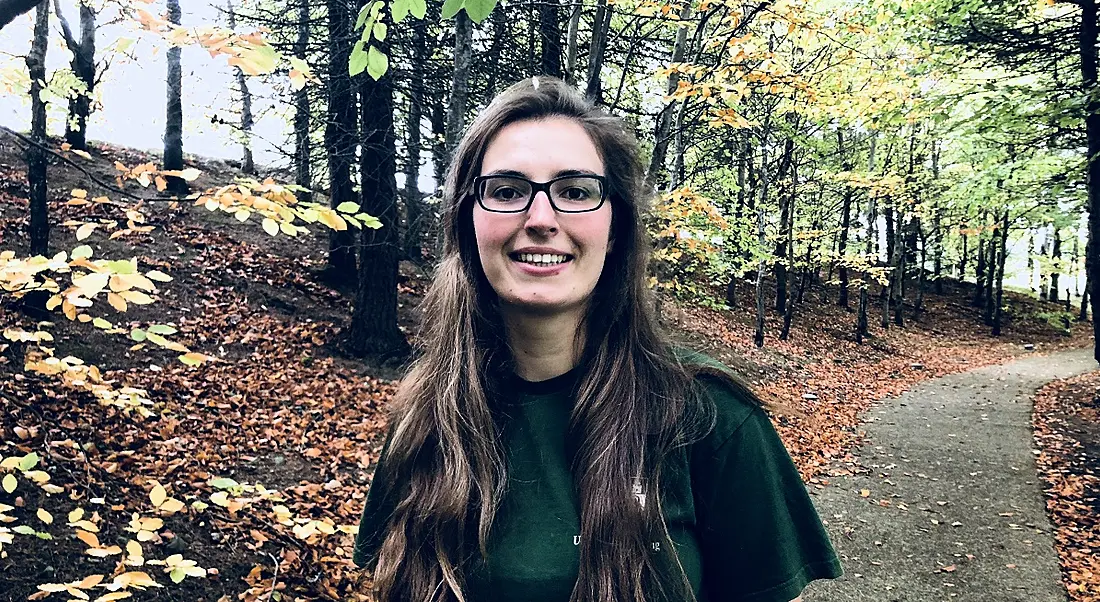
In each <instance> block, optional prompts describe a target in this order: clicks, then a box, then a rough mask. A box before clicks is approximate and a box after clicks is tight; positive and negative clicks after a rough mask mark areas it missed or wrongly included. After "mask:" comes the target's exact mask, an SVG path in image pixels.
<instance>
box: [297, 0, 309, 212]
mask: <svg viewBox="0 0 1100 602" xmlns="http://www.w3.org/2000/svg"><path fill="white" fill-rule="evenodd" d="M308 50H309V0H298V39H297V40H296V41H295V43H294V56H295V57H297V58H299V59H302V60H303V61H304V60H306V52H307V51H308ZM309 132H310V103H309V90H308V89H307V88H305V87H303V88H302V89H301V90H297V91H295V92H294V183H295V184H297V185H298V186H301V187H302V188H307V189H308V190H303V191H300V192H298V200H299V201H301V202H303V203H308V202H310V201H312V200H313V191H312V189H313V175H312V166H311V165H310V154H311V146H312V145H311V143H310V139H309Z"/></svg>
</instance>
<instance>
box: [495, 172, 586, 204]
mask: <svg viewBox="0 0 1100 602" xmlns="http://www.w3.org/2000/svg"><path fill="white" fill-rule="evenodd" d="M493 178H511V179H513V180H521V181H523V182H527V183H528V184H530V185H531V198H529V199H527V204H526V205H524V206H523V208H522V209H513V210H511V211H501V210H500V209H490V208H488V207H486V206H485V202H484V200H483V199H482V197H483V196H484V195H485V183H486V182H488V181H489V180H491V179H493ZM576 178H592V179H593V180H598V181H599V182H600V202H599V204H598V205H596V206H595V207H593V208H591V209H582V210H580V211H576V210H568V209H562V208H560V207H558V206H557V205H555V204H554V195H552V194H550V186H551V185H552V184H553V183H554V182H559V181H561V180H573V179H576ZM540 190H541V191H542V192H545V193H546V198H547V199H549V200H550V206H551V207H553V208H554V211H557V212H558V213H589V212H592V211H596V210H598V209H599V208H600V207H603V204H604V203H605V202H606V201H607V192H608V191H607V177H606V176H598V175H596V174H589V173H585V174H574V175H571V176H560V177H557V178H554V179H552V180H547V181H546V182H535V181H533V180H528V179H527V178H524V177H522V176H513V175H506V174H493V175H488V176H477V177H476V178H474V198H475V199H477V204H478V205H481V208H482V209H484V210H486V211H489V212H491V213H524V212H526V211H527V210H528V209H530V208H531V203H534V202H535V195H537V194H538V193H539V191H540Z"/></svg>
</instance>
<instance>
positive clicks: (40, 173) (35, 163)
mask: <svg viewBox="0 0 1100 602" xmlns="http://www.w3.org/2000/svg"><path fill="white" fill-rule="evenodd" d="M49 33H50V5H49V3H47V2H42V3H40V4H38V10H37V12H36V14H35V20H34V41H33V42H32V43H31V51H30V52H29V53H28V54H27V71H28V73H29V75H30V78H31V90H30V95H31V141H32V144H31V145H30V146H28V147H27V183H28V184H29V185H30V195H29V196H28V198H29V201H30V213H31V228H30V230H31V231H30V235H31V240H30V243H31V255H42V256H49V247H50V220H49V212H48V206H47V204H46V153H45V151H44V150H43V148H44V147H45V144H46V102H45V101H44V100H43V99H42V89H43V82H45V81H46V49H47V46H48V44H47V43H48V41H49Z"/></svg>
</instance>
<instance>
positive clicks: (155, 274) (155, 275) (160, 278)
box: [145, 270, 172, 282]
mask: <svg viewBox="0 0 1100 602" xmlns="http://www.w3.org/2000/svg"><path fill="white" fill-rule="evenodd" d="M145 276H146V277H148V278H149V279H150V280H156V281H157V282H171V281H172V277H171V276H169V275H168V274H165V273H164V272H161V271H159V270H149V271H148V272H145Z"/></svg>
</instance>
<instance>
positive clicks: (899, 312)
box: [890, 214, 916, 327]
mask: <svg viewBox="0 0 1100 602" xmlns="http://www.w3.org/2000/svg"><path fill="white" fill-rule="evenodd" d="M915 221H916V220H915V219H914V218H910V222H909V226H910V228H911V227H912V226H913V224H914V223H915ZM904 223H905V215H904V214H901V215H898V219H897V236H895V237H894V256H895V258H894V284H893V286H892V287H891V290H890V302H891V303H892V304H893V306H894V324H896V325H897V326H898V327H904V326H905V269H906V267H907V264H908V257H909V249H908V244H907V241H908V237H907V236H904V235H903V234H904V232H905V225H904Z"/></svg>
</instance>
